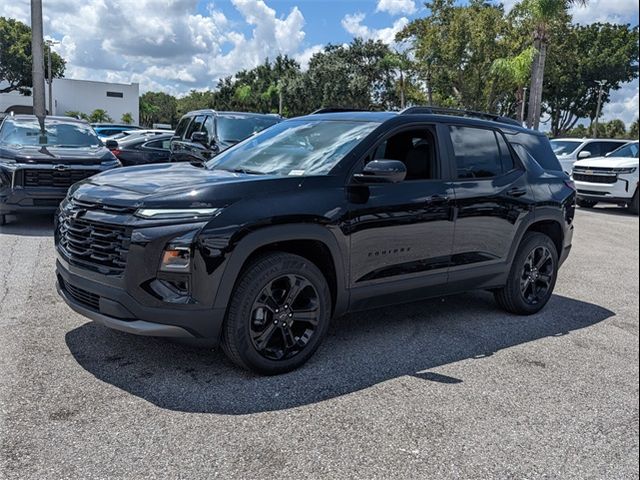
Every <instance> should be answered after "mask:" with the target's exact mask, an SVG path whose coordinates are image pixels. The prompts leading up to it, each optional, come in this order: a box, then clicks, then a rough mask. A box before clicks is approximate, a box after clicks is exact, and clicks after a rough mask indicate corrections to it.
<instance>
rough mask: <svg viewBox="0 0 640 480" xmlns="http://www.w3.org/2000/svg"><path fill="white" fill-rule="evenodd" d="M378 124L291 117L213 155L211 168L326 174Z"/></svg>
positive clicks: (274, 172) (254, 171) (258, 172)
mask: <svg viewBox="0 0 640 480" xmlns="http://www.w3.org/2000/svg"><path fill="white" fill-rule="evenodd" d="M378 125H379V124H378V123H374V122H351V121H326V120H325V121H308V120H307V121H295V120H290V121H288V122H283V123H280V124H278V125H274V126H273V127H271V128H270V129H268V130H266V131H264V132H262V133H261V134H259V135H257V136H255V137H251V138H249V139H247V140H246V141H244V142H242V143H241V144H239V145H236V146H235V147H232V148H230V149H229V150H226V151H224V152H222V153H221V154H220V155H218V156H217V157H214V158H213V159H212V160H211V161H210V162H209V164H208V165H207V166H208V167H209V168H216V169H223V170H231V171H241V172H246V173H256V174H273V175H296V176H303V175H323V174H326V173H328V172H329V171H330V170H331V169H332V168H333V167H334V166H335V165H336V164H337V163H338V162H339V161H340V160H342V158H344V156H345V155H346V154H347V153H349V152H350V151H351V150H352V149H353V148H354V147H355V146H356V144H357V143H358V142H359V141H360V140H362V139H363V138H364V137H365V136H367V135H368V134H369V133H371V132H372V131H373V130H374V129H375V128H376V127H377V126H378Z"/></svg>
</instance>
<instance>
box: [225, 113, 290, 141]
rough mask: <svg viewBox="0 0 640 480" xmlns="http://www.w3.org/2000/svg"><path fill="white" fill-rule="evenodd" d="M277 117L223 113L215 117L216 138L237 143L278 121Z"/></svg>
mask: <svg viewBox="0 0 640 480" xmlns="http://www.w3.org/2000/svg"><path fill="white" fill-rule="evenodd" d="M278 120H279V119H278V117H247V116H246V115H224V116H219V117H218V118H217V119H216V128H217V132H218V138H219V139H220V140H221V141H222V142H224V143H238V142H241V141H242V140H244V139H245V138H247V137H250V136H251V135H253V134H254V133H258V132H261V131H262V130H264V129H265V128H269V127H270V126H271V125H275V124H276V123H278Z"/></svg>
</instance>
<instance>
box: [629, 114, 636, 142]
mask: <svg viewBox="0 0 640 480" xmlns="http://www.w3.org/2000/svg"><path fill="white" fill-rule="evenodd" d="M628 136H629V138H632V139H634V140H638V119H637V118H636V121H635V122H633V123H632V124H631V126H630V127H629V135H628Z"/></svg>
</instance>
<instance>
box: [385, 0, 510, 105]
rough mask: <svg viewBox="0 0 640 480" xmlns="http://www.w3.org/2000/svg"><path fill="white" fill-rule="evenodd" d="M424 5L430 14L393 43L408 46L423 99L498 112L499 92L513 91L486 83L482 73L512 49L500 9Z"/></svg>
mask: <svg viewBox="0 0 640 480" xmlns="http://www.w3.org/2000/svg"><path fill="white" fill-rule="evenodd" d="M425 5H426V7H427V9H429V10H430V12H431V13H430V15H429V16H427V17H425V18H419V19H416V20H413V21H412V22H410V23H409V24H408V25H407V26H406V27H405V28H404V29H403V30H402V31H401V32H400V33H399V34H398V36H397V39H398V40H407V41H408V42H409V44H410V48H411V53H412V55H413V56H414V57H415V64H416V69H417V72H418V74H419V76H420V77H421V78H422V80H424V82H425V83H426V85H427V89H428V91H427V95H428V96H429V97H431V98H432V99H433V102H434V103H436V104H440V105H443V106H451V107H461V108H467V109H473V110H500V109H501V108H502V104H503V103H505V102H504V96H503V95H502V93H501V92H504V91H506V90H509V91H511V90H513V89H512V88H507V86H505V85H504V82H503V79H502V78H499V77H497V78H495V79H494V81H488V80H489V79H488V75H489V72H490V70H491V66H492V64H493V62H494V61H495V60H496V59H498V58H505V57H507V56H508V55H510V52H512V51H513V50H514V48H513V46H512V45H510V43H509V42H510V39H509V37H508V33H509V25H508V24H507V22H506V21H505V15H504V10H503V8H502V6H496V5H493V4H490V3H487V2H485V1H482V0H471V1H470V2H469V4H468V5H465V6H459V5H456V4H455V3H454V0H433V1H431V2H428V3H426V4H425ZM516 51H520V50H516ZM511 95H512V96H513V94H511ZM506 103H509V104H510V103H513V102H511V101H509V102H506Z"/></svg>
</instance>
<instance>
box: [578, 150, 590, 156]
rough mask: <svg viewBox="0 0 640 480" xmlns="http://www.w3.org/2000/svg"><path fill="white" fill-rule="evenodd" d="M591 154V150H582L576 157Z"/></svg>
mask: <svg viewBox="0 0 640 480" xmlns="http://www.w3.org/2000/svg"><path fill="white" fill-rule="evenodd" d="M590 156H591V152H590V151H589V150H583V151H581V152H580V153H579V154H578V158H589V157H590Z"/></svg>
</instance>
